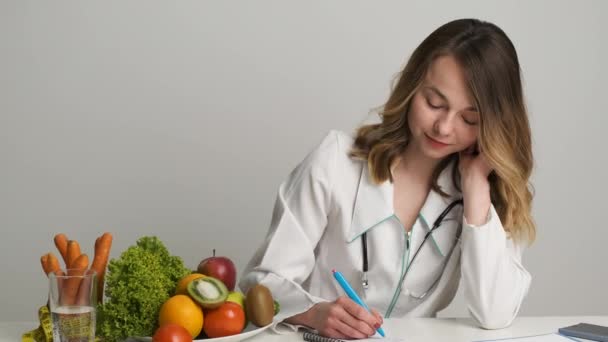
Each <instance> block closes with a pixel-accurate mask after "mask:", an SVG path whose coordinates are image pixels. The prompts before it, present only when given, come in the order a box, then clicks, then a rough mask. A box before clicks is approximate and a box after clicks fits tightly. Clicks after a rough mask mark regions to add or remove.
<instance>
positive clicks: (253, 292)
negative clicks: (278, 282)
mask: <svg viewBox="0 0 608 342" xmlns="http://www.w3.org/2000/svg"><path fill="white" fill-rule="evenodd" d="M245 310H246V311H247V319H249V321H250V322H251V323H253V324H254V325H256V326H258V327H264V326H266V325H268V324H270V323H272V319H273V317H274V311H275V308H274V300H273V299H272V294H271V293H270V290H268V288H267V287H266V286H264V285H261V284H257V285H255V286H254V287H252V288H250V289H249V291H247V295H246V296H245Z"/></svg>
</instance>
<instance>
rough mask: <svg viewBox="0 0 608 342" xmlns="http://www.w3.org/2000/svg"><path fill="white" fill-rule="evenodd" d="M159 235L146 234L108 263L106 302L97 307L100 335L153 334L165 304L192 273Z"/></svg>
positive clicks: (109, 337)
mask: <svg viewBox="0 0 608 342" xmlns="http://www.w3.org/2000/svg"><path fill="white" fill-rule="evenodd" d="M189 273H190V270H188V269H187V268H186V267H185V266H184V263H183V261H182V259H181V258H179V257H177V256H172V255H170V254H169V251H168V250H167V248H166V247H165V246H164V244H163V243H162V242H161V241H160V240H159V239H158V238H157V237H142V238H140V239H139V240H138V241H137V243H136V244H135V245H134V246H131V247H129V248H128V249H127V250H125V251H124V252H123V253H122V254H121V255H120V257H119V258H118V259H112V260H111V261H110V263H109V265H108V275H107V277H106V278H107V279H106V280H107V286H106V292H105V294H106V302H104V303H103V304H101V305H99V306H98V307H97V310H98V321H97V335H99V336H103V337H104V340H105V341H110V342H112V341H120V340H122V339H125V338H127V337H130V336H152V335H153V334H154V332H155V330H156V328H157V327H158V324H157V323H158V315H159V310H160V307H161V306H162V304H163V303H164V302H165V301H166V300H167V299H168V298H169V297H170V296H171V295H172V294H173V291H174V290H175V284H176V283H177V281H178V280H179V279H181V278H182V277H184V276H185V275H187V274H189Z"/></svg>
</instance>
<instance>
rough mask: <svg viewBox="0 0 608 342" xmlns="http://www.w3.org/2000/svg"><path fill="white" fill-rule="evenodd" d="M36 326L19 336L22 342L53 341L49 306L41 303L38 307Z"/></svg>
mask: <svg viewBox="0 0 608 342" xmlns="http://www.w3.org/2000/svg"><path fill="white" fill-rule="evenodd" d="M38 320H39V321H40V325H39V326H38V328H36V329H34V330H32V331H28V332H26V333H25V334H23V335H22V336H21V341H22V342H51V341H53V325H52V324H51V314H50V312H49V308H48V307H47V306H46V305H43V306H41V307H40V309H38Z"/></svg>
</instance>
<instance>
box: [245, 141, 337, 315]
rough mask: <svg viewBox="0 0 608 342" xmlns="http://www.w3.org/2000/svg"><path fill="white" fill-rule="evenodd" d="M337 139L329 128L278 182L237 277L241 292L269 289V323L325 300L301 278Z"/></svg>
mask: <svg viewBox="0 0 608 342" xmlns="http://www.w3.org/2000/svg"><path fill="white" fill-rule="evenodd" d="M337 139H338V136H337V134H336V133H335V132H330V133H329V135H327V136H326V137H325V139H324V140H323V141H322V142H321V144H320V145H319V146H318V147H317V148H315V149H314V150H313V151H312V152H311V153H310V154H309V155H308V156H307V157H306V158H305V159H304V160H303V161H302V162H301V163H300V164H299V165H298V166H297V167H296V168H295V169H294V170H293V171H292V172H291V173H290V175H289V176H288V178H287V180H286V181H285V182H284V183H283V184H281V186H280V187H279V191H278V195H277V199H276V202H275V206H274V210H273V214H272V220H271V223H270V228H269V230H268V233H267V235H266V238H265V241H264V242H263V243H262V245H261V246H260V247H259V249H258V250H257V252H256V253H255V255H254V256H253V258H252V259H251V261H250V262H249V264H248V265H247V267H246V268H245V270H244V272H243V275H244V276H243V277H242V278H241V280H240V282H239V286H240V288H241V290H242V291H243V292H244V293H246V292H247V290H249V289H250V288H251V287H252V286H254V285H255V284H258V283H259V284H263V285H265V286H266V287H268V288H269V289H270V291H271V293H272V295H273V297H274V298H275V300H277V301H278V302H279V303H280V305H281V311H280V312H279V314H278V315H277V316H276V317H275V322H277V321H278V322H280V321H282V320H283V319H285V318H288V317H291V316H293V315H295V314H298V313H301V312H304V311H307V310H308V309H309V308H310V307H311V306H313V305H314V304H316V303H318V302H321V301H325V299H323V298H318V297H315V296H313V295H311V294H310V293H308V292H307V291H305V290H304V289H303V287H302V283H304V282H305V281H306V280H307V278H308V277H309V275H310V274H311V272H312V270H313V268H314V266H315V261H316V260H315V254H314V250H315V247H316V245H317V243H318V242H319V240H320V238H321V236H322V235H323V232H324V230H325V227H326V226H327V216H328V213H329V210H330V208H331V206H332V195H331V179H332V178H333V177H334V172H335V162H336V158H335V157H336V154H337V146H338V140H337Z"/></svg>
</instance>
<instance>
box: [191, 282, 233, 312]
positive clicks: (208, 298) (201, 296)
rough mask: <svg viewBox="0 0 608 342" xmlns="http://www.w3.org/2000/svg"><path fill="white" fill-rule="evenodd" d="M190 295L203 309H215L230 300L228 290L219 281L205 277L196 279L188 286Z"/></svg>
mask: <svg viewBox="0 0 608 342" xmlns="http://www.w3.org/2000/svg"><path fill="white" fill-rule="evenodd" d="M188 294H189V295H190V297H192V299H194V300H195V301H196V302H197V303H198V304H199V305H200V306H201V307H203V308H205V309H215V308H217V307H219V306H220V305H222V304H224V302H225V301H226V298H228V288H226V285H224V283H223V282H222V281H221V280H219V279H216V278H213V277H203V278H197V279H194V280H193V281H191V282H190V283H189V284H188Z"/></svg>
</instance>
